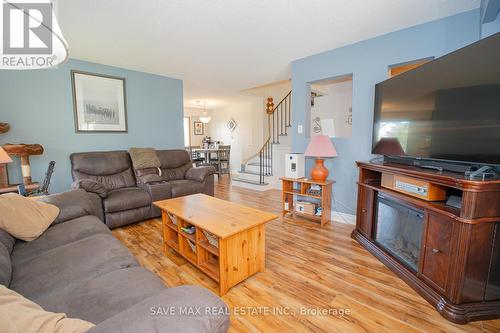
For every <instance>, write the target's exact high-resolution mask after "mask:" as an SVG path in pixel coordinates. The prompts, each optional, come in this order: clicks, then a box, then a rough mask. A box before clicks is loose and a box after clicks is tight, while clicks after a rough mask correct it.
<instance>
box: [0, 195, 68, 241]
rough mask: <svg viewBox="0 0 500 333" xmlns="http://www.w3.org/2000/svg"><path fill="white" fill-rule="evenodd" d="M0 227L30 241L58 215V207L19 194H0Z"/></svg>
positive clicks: (16, 236) (12, 234)
mask: <svg viewBox="0 0 500 333" xmlns="http://www.w3.org/2000/svg"><path fill="white" fill-rule="evenodd" d="M0 212H1V213H0V229H3V230H5V231H6V232H8V233H9V234H10V235H11V236H13V237H15V238H19V239H22V240H25V241H32V240H34V239H36V238H38V236H40V235H41V234H42V233H43V232H44V231H45V230H46V229H47V228H48V227H49V226H50V224H51V223H52V222H53V221H54V220H55V219H56V217H57V215H59V208H57V207H56V206H54V205H50V204H48V203H44V202H40V201H37V200H33V199H28V198H25V197H23V196H21V195H19V194H15V193H7V194H3V195H0Z"/></svg>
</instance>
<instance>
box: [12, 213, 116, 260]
mask: <svg viewBox="0 0 500 333" xmlns="http://www.w3.org/2000/svg"><path fill="white" fill-rule="evenodd" d="M97 234H110V231H109V229H108V227H106V225H105V224H104V223H102V221H101V220H99V219H98V218H97V217H95V216H91V215H87V216H82V217H79V218H76V219H73V220H70V221H67V222H66V223H60V224H56V225H54V226H52V227H50V228H49V229H47V230H46V231H45V232H44V233H43V234H42V235H41V236H40V237H38V238H37V239H35V240H34V241H31V242H23V241H17V242H16V245H15V250H14V251H13V252H12V262H13V263H14V264H15V265H19V264H21V263H22V262H23V261H26V260H29V259H32V258H34V257H36V256H39V255H43V254H44V253H45V252H47V251H49V250H52V249H55V248H56V247H59V246H62V245H66V244H68V243H71V242H74V241H77V240H80V239H83V238H85V237H89V236H93V235H97Z"/></svg>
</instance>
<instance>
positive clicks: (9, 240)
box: [0, 229, 16, 254]
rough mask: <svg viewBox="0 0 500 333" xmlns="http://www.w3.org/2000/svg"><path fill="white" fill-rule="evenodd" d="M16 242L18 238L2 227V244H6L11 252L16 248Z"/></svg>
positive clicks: (0, 231) (0, 232)
mask: <svg viewBox="0 0 500 333" xmlns="http://www.w3.org/2000/svg"><path fill="white" fill-rule="evenodd" d="M15 243H16V239H15V238H14V237H12V236H11V235H10V234H9V233H8V232H7V231H5V230H2V229H0V245H3V246H5V248H6V249H7V251H9V254H10V253H11V252H12V249H13V248H14V244H15Z"/></svg>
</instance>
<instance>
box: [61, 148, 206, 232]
mask: <svg viewBox="0 0 500 333" xmlns="http://www.w3.org/2000/svg"><path fill="white" fill-rule="evenodd" d="M156 155H157V157H158V159H159V160H160V163H161V166H160V168H149V169H141V170H135V169H134V168H133V165H132V161H131V159H130V155H129V153H128V152H126V151H107V152H87V153H73V154H71V156H70V160H71V173H72V176H73V180H74V183H73V188H75V189H78V188H83V189H85V190H86V191H88V192H94V193H95V194H96V195H99V196H100V197H101V199H102V209H103V221H104V222H105V223H106V225H107V226H108V227H110V228H115V227H119V226H122V225H126V224H129V223H134V222H138V221H143V220H146V219H149V218H153V217H158V216H160V215H161V212H160V210H159V209H158V208H157V207H155V206H153V205H152V202H154V201H158V200H163V199H169V198H175V197H179V196H184V195H189V194H195V193H205V194H208V195H213V194H214V176H213V175H214V173H215V169H214V168H213V167H198V168H193V164H192V161H191V157H190V155H189V153H188V152H187V151H185V150H157V151H156Z"/></svg>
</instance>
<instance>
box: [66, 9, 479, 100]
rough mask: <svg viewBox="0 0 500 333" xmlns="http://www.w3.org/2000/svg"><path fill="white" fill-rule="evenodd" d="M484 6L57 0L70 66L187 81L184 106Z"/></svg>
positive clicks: (277, 77) (277, 78)
mask: <svg viewBox="0 0 500 333" xmlns="http://www.w3.org/2000/svg"><path fill="white" fill-rule="evenodd" d="M479 4H480V0H272V1H271V0H267V1H265V0H57V10H58V17H59V23H60V25H61V28H62V30H63V34H64V36H65V38H66V40H67V41H68V43H69V47H70V57H72V58H77V59H82V60H88V61H94V62H98V63H103V64H108V65H114V66H119V67H124V68H129V69H135V70H140V71H144V72H150V73H156V74H161V75H166V76H170V77H175V78H179V79H182V80H184V81H185V88H184V89H185V96H184V97H185V98H184V99H185V101H186V104H192V103H193V101H194V100H196V99H207V100H208V102H207V103H208V105H210V106H211V107H214V106H216V105H217V104H218V103H221V101H222V100H223V99H224V98H225V96H227V94H230V93H233V92H237V91H240V90H242V89H246V88H250V87H254V86H257V85H261V84H266V83H269V82H274V81H280V80H284V79H287V78H289V77H290V62H291V61H292V60H295V59H298V58H302V57H305V56H308V55H312V54H315V53H318V52H322V51H326V50H329V49H332V48H336V47H339V46H343V45H347V44H351V43H354V42H356V41H360V40H364V39H367V38H371V37H374V36H377V35H381V34H385V33H388V32H391V31H395V30H399V29H402V28H405V27H409V26H412V25H416V24H420V23H424V22H428V21H432V20H435V19H439V18H441V17H445V16H449V15H453V14H457V13H459V12H463V11H466V10H470V9H473V8H477V7H479Z"/></svg>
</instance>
